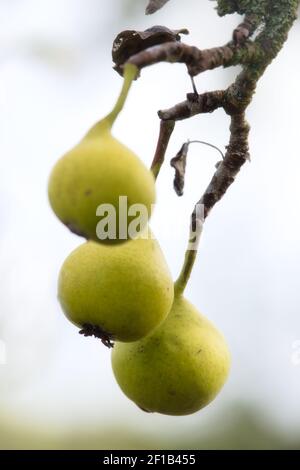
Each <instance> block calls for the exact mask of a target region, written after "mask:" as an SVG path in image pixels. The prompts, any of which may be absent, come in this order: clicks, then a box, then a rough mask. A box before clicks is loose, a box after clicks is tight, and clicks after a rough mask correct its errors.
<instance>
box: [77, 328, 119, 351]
mask: <svg viewBox="0 0 300 470" xmlns="http://www.w3.org/2000/svg"><path fill="white" fill-rule="evenodd" d="M79 334H80V335H83V336H94V337H95V338H99V339H100V340H101V342H102V343H103V344H104V346H106V347H107V348H113V347H114V343H113V336H112V335H111V334H110V333H107V332H106V331H104V330H102V329H101V328H100V326H98V325H91V324H90V323H84V324H83V325H82V329H81V330H80V331H79Z"/></svg>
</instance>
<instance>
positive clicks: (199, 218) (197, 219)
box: [174, 204, 204, 294]
mask: <svg viewBox="0 0 300 470" xmlns="http://www.w3.org/2000/svg"><path fill="white" fill-rule="evenodd" d="M199 208H200V209H201V210H200V211H199ZM203 223H204V217H203V207H202V208H201V206H199V205H198V204H196V206H195V209H194V211H193V214H192V217H191V227H190V236H189V243H188V247H187V249H186V252H185V257H184V262H183V265H182V268H181V272H180V274H179V276H178V278H177V280H176V282H175V284H174V288H175V293H176V294H183V292H184V290H185V288H186V286H187V284H188V282H189V279H190V277H191V274H192V270H193V267H194V264H195V261H196V258H197V254H198V247H199V242H200V238H201V235H202V229H203Z"/></svg>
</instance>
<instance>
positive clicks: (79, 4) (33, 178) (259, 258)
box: [0, 0, 300, 449]
mask: <svg viewBox="0 0 300 470" xmlns="http://www.w3.org/2000/svg"><path fill="white" fill-rule="evenodd" d="M145 4H146V1H144V0H131V1H129V0H109V1H108V0H107V1H102V0H101V1H99V0H0V60H1V62H0V154H1V158H0V213H1V218H0V223H1V232H0V255H1V263H0V273H1V284H0V286H1V287H0V354H1V357H0V447H1V448H99V449H101V448H107V449H114V448H131V449H137V448H150V449H151V448H152V449H155V448H169V449H170V448H194V449H202V448H203V449H205V448H234V449H238V448H288V447H291V448H300V402H299V397H300V315H299V313H300V312H299V310H300V289H299V277H300V243H299V239H300V217H299V209H300V185H299V174H300V163H299V102H300V94H299V80H300V68H299V66H298V64H297V61H295V58H296V57H298V55H299V54H298V52H299V41H300V27H299V23H296V24H295V26H294V28H293V30H292V31H291V34H290V37H289V41H288V43H287V44H286V46H285V48H284V50H283V51H282V52H281V53H280V56H279V57H278V59H277V60H276V61H275V62H274V63H273V64H272V65H271V66H270V68H269V70H268V71H267V73H266V74H265V76H264V77H263V79H262V80H261V81H260V83H259V86H258V89H257V93H256V95H255V99H254V101H253V104H252V105H251V108H250V109H249V111H248V120H249V121H250V123H251V127H252V131H251V142H250V143H251V156H252V163H251V164H247V165H246V166H245V167H244V168H243V171H242V172H241V174H240V176H239V177H238V179H237V181H236V183H235V184H234V185H233V187H232V188H231V189H230V190H229V192H228V194H227V195H226V197H225V198H224V199H223V201H222V202H221V203H220V204H219V205H218V207H216V208H215V209H214V211H213V212H212V214H211V216H210V218H209V220H208V221H207V224H206V227H205V232H204V236H203V239H202V242H201V251H200V253H199V259H198V262H197V265H196V267H195V270H194V273H193V276H192V279H191V282H190V285H189V287H188V290H187V295H188V297H189V299H191V300H192V301H193V302H194V303H195V304H196V305H197V307H198V308H199V309H200V310H201V311H202V312H203V313H204V314H205V315H207V316H208V317H209V318H210V319H211V320H213V321H214V322H215V323H216V324H217V325H218V326H219V328H220V329H221V330H222V331H223V332H224V334H225V336H226V337H227V340H228V342H229V345H230V348H231V351H232V356H233V365H232V371H231V376H230V379H229V381H228V383H227V384H226V386H225V388H224V390H223V392H222V393H221V394H220V396H219V397H218V398H217V400H216V401H215V402H214V403H213V404H211V405H210V406H209V407H207V408H206V409H205V410H203V411H202V412H200V413H198V414H195V415H193V416H188V417H183V418H174V417H167V416H159V415H148V414H144V413H143V412H141V411H140V410H139V409H138V408H137V407H136V406H135V405H134V404H132V403H131V402H130V401H128V400H127V399H126V398H125V397H124V396H123V395H122V393H121V391H120V390H119V389H118V386H117V385H116V383H115V382H114V379H113V376H112V372H111V369H110V357H109V356H110V353H109V351H108V350H106V349H105V348H104V347H103V346H102V345H101V343H100V342H99V341H97V340H95V339H86V338H83V337H80V336H79V335H78V333H77V330H76V328H74V327H73V326H72V325H71V324H69V323H68V322H67V321H66V320H65V318H64V317H63V315H62V313H61V311H60V307H59V305H58V302H57V300H56V279H57V273H58V270H59V268H60V265H61V264H62V262H63V260H64V258H65V257H66V256H67V255H68V254H69V252H70V251H71V250H72V249H73V248H74V247H76V246H77V245H78V244H80V243H81V242H82V241H81V240H80V239H79V238H77V237H76V236H74V235H71V234H70V233H69V232H68V231H67V230H66V229H65V228H64V226H62V225H61V224H60V223H59V222H58V220H57V219H56V218H55V216H54V215H53V214H52V212H51V210H50V208H49V205H48V201H47V179H48V175H49V172H50V169H51V167H52V166H53V164H54V162H55V161H56V160H57V158H58V157H59V156H60V155H61V154H63V153H64V152H65V151H66V150H68V149H69V148H70V147H71V146H73V145H74V144H75V143H77V141H78V140H79V139H80V138H81V137H82V135H83V134H84V133H85V131H86V130H87V129H88V127H89V126H91V125H92V124H93V123H94V122H95V121H96V120H97V119H99V118H100V117H102V116H103V115H104V114H105V113H106V112H108V111H109V110H110V107H111V106H112V103H113V102H114V100H115V98H116V96H117V93H118V91H119V89H120V86H121V79H120V77H119V76H118V75H117V74H116V73H115V72H114V71H113V70H112V67H111V65H112V64H111V56H110V50H111V44H112V41H113V39H114V37H115V36H116V34H117V33H118V32H119V31H120V30H123V29H140V30H142V29H145V28H147V27H149V26H152V25H153V24H164V25H166V26H168V27H171V28H181V27H188V28H189V29H190V31H191V34H190V36H188V37H187V38H185V41H186V42H188V43H189V44H197V45H199V46H200V47H202V48H205V47H211V46H216V45H220V44H223V43H224V42H226V41H227V40H228V38H229V37H230V33H231V31H232V29H233V27H234V26H235V25H236V24H237V22H238V20H239V18H238V17H237V16H230V17H226V18H223V19H220V18H218V16H217V15H216V13H215V11H214V2H208V1H204V0H202V1H199V0H186V1H185V2H183V1H181V0H172V2H170V3H168V4H167V5H166V7H165V8H164V9H163V10H161V12H159V13H158V14H156V15H155V16H152V17H146V16H144V15H143V12H144V8H145ZM236 73H237V69H230V70H226V71H224V70H218V71H215V72H208V73H206V74H204V75H203V76H201V77H198V78H197V85H198V88H199V90H200V91H204V90H209V89H216V88H220V87H224V86H226V85H227V84H229V83H230V82H231V81H232V80H233V78H234V76H235V74H236ZM189 91H191V89H190V83H189V80H188V77H187V75H186V72H185V68H184V67H183V66H180V65H173V66H171V65H168V64H161V65H158V66H155V67H152V68H149V69H146V70H144V71H143V73H142V77H141V79H140V80H139V81H137V82H136V83H135V85H134V87H133V89H132V92H131V94H130V98H129V100H128V104H127V106H126V109H125V111H124V112H123V114H122V116H121V117H120V119H119V121H118V123H117V125H116V127H115V135H116V136H117V137H118V138H119V139H121V140H122V141H123V142H124V143H126V144H127V145H128V146H130V147H131V148H132V149H134V150H135V151H136V153H137V154H138V155H140V157H141V158H142V159H143V160H144V162H145V163H146V164H147V165H149V164H150V162H151V159H152V156H153V152H154V149H155V144H156V137H157V131H158V125H159V122H158V118H157V115H156V111H157V110H158V109H160V108H165V107H169V106H171V105H173V104H175V103H177V102H178V101H181V100H183V99H184V97H185V94H186V93H187V92H189ZM228 124H229V123H228V119H227V118H226V117H225V116H224V115H223V114H222V113H221V112H217V113H214V114H213V115H209V116H200V117H195V118H193V119H191V120H189V121H186V122H182V123H179V124H178V126H177V128H176V131H175V134H174V137H173V139H172V142H171V144H170V148H169V151H168V157H172V156H174V155H175V153H176V152H177V151H178V149H179V147H180V146H181V144H182V143H183V142H184V141H185V140H186V139H187V138H193V139H197V138H198V139H202V140H206V141H208V142H212V143H214V144H215V145H218V146H219V147H221V148H223V149H224V146H225V145H226V144H227V140H228ZM217 160H218V155H217V154H216V153H214V152H213V151H212V150H211V149H208V148H206V147H203V148H202V147H200V146H199V147H197V146H194V147H193V148H192V149H191V154H190V160H189V167H188V174H187V182H188V183H187V187H186V193H185V196H184V198H182V199H178V198H177V197H176V196H175V194H174V193H173V191H172V177H173V174H172V171H171V169H170V167H169V165H168V164H166V165H165V167H164V169H163V170H162V173H161V176H160V178H159V181H158V192H159V205H158V206H157V208H156V213H155V217H154V219H153V228H154V231H155V233H156V235H157V237H158V238H159V240H160V242H161V245H162V246H163V249H164V251H165V254H166V257H167V259H168V262H169V264H170V267H171V270H172V273H173V275H174V277H175V276H176V275H177V273H178V270H179V268H180V265H181V262H182V257H183V252H184V248H185V243H186V240H185V239H186V236H187V229H188V220H189V213H190V211H191V210H192V206H193V203H194V202H195V200H196V199H197V198H198V197H199V195H200V194H201V192H202V191H203V190H204V188H205V186H206V185H207V183H208V181H209V179H210V177H211V175H212V172H213V170H214V164H215V163H216V161H217Z"/></svg>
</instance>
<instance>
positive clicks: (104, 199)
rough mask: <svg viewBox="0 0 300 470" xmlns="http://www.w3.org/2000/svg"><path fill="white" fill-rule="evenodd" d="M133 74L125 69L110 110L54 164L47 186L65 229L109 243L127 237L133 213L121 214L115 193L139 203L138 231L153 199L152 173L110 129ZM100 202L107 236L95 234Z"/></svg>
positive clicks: (56, 212) (51, 202) (131, 201)
mask: <svg viewBox="0 0 300 470" xmlns="http://www.w3.org/2000/svg"><path fill="white" fill-rule="evenodd" d="M131 67H133V66H131ZM135 73H136V70H135V68H129V69H126V73H124V84H123V89H122V92H121V94H120V97H119V99H118V101H117V103H116V105H115V107H114V109H113V110H112V112H111V113H110V114H109V115H108V116H106V117H105V118H104V119H102V121H100V122H99V123H97V124H96V125H95V126H94V127H93V128H92V129H91V130H90V131H89V132H88V133H87V135H86V136H85V137H84V138H83V139H82V140H81V142H79V144H78V145H77V146H76V147H74V148H73V149H72V150H70V151H69V152H68V153H66V154H65V155H64V156H63V157H62V158H61V159H60V160H59V161H58V162H57V163H56V165H55V166H54V168H53V170H52V173H51V175H50V180H49V186H48V194H49V200H50V204H51V206H52V209H53V211H54V212H55V214H56V215H57V217H58V218H59V219H60V220H61V221H62V222H63V223H64V224H65V225H66V226H68V227H69V228H70V230H71V231H73V232H74V233H76V234H78V235H81V236H84V237H85V238H87V239H91V240H95V241H100V242H104V243H110V244H111V243H118V242H122V241H124V240H127V239H128V238H131V235H130V230H129V226H130V223H131V222H132V221H133V220H134V219H135V217H136V214H133V215H130V216H128V217H127V215H128V214H127V212H126V213H125V217H124V213H123V211H122V210H121V209H120V204H119V203H120V197H123V199H124V198H127V199H126V202H127V205H128V206H129V207H130V206H133V205H134V204H139V205H140V206H141V207H142V209H143V214H141V215H142V218H141V223H140V231H142V229H143V228H144V227H145V226H146V225H147V222H148V219H149V218H150V216H151V211H152V206H153V204H154V203H155V180H154V177H153V174H152V172H151V171H149V170H148V169H147V168H146V166H145V165H144V164H143V162H142V161H141V160H140V159H139V158H138V157H137V156H136V155H135V154H134V153H133V152H132V151H131V150H130V149H128V148H127V147H125V146H124V145H123V144H122V143H121V142H119V141H118V140H117V139H115V138H114V137H113V136H112V134H111V129H112V126H113V123H114V122H115V120H116V118H117V116H118V114H119V112H120V110H121V109H122V107H123V105H124V102H125V99H126V96H127V94H128V91H129V88H130V85H131V82H132V80H133V79H134V77H135ZM104 204H105V205H106V206H105V207H107V205H109V208H110V209H111V213H110V214H111V216H112V217H113V219H114V224H112V226H111V227H110V228H109V229H110V232H109V234H108V236H107V235H106V232H108V230H107V231H106V232H105V233H104V235H103V236H102V233H103V232H101V233H100V235H99V231H98V229H97V226H98V227H99V225H98V224H99V222H100V221H101V220H103V217H104V215H105V212H106V211H105V210H104V209H103V213H102V212H101V210H100V212H101V213H98V212H97V210H98V208H99V206H103V205H104ZM101 216H102V219H101ZM121 217H122V221H120V218H121ZM120 224H122V227H121V229H120ZM114 225H115V227H114Z"/></svg>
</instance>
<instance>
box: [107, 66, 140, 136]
mask: <svg viewBox="0 0 300 470" xmlns="http://www.w3.org/2000/svg"><path fill="white" fill-rule="evenodd" d="M137 75H138V68H137V67H136V66H135V65H133V64H129V63H127V64H125V66H124V74H123V77H124V81H123V86H122V90H121V93H120V95H119V98H118V100H117V102H116V104H115V106H114V108H113V110H112V111H111V112H110V113H109V114H108V115H107V116H106V118H105V121H106V122H107V123H108V124H109V127H110V129H111V128H112V126H113V124H114V122H115V120H116V119H117V117H118V115H119V114H120V112H121V111H122V109H123V107H124V104H125V102H126V99H127V96H128V93H129V90H130V88H131V85H132V82H133V81H134V80H135V78H136V77H137Z"/></svg>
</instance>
